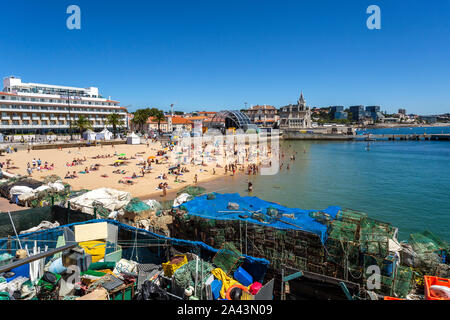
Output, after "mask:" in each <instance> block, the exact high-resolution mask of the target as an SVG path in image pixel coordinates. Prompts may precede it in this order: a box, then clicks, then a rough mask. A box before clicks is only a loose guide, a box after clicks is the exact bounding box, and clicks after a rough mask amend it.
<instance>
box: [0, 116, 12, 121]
mask: <svg viewBox="0 0 450 320" xmlns="http://www.w3.org/2000/svg"><path fill="white" fill-rule="evenodd" d="M2 120H11V117H10V116H2Z"/></svg>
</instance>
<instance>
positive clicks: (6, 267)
mask: <svg viewBox="0 0 450 320" xmlns="http://www.w3.org/2000/svg"><path fill="white" fill-rule="evenodd" d="M77 245H78V244H77V243H72V244H68V245H65V246H63V247H59V248H56V249H55V250H51V251H44V252H41V253H39V254H37V255H34V256H31V257H26V258H25V259H21V260H18V261H15V262H13V263H10V264H6V265H3V266H1V267H0V273H2V272H5V271H9V270H11V269H14V268H17V267H20V266H23V265H24V264H28V263H30V262H33V261H36V260H40V259H42V258H47V257H50V256H52V255H54V254H55V253H58V252H62V251H64V250H67V249H72V248H75V247H76V246H77Z"/></svg>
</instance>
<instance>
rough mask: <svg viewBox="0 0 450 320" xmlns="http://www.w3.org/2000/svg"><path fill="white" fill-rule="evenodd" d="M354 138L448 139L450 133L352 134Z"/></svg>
mask: <svg viewBox="0 0 450 320" xmlns="http://www.w3.org/2000/svg"><path fill="white" fill-rule="evenodd" d="M354 140H365V141H377V140H387V141H395V140H400V141H401V140H403V141H428V140H433V141H450V134H370V135H359V136H354Z"/></svg>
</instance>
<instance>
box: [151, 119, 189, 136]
mask: <svg viewBox="0 0 450 320" xmlns="http://www.w3.org/2000/svg"><path fill="white" fill-rule="evenodd" d="M193 125H194V123H193V122H192V121H190V120H189V119H188V118H183V117H181V116H166V121H161V122H160V130H161V131H162V132H172V131H174V130H187V131H191V130H192V127H193ZM145 129H146V130H145V131H146V132H147V133H148V132H150V131H156V130H158V121H156V120H155V119H154V118H149V119H148V120H147V126H146V128H145Z"/></svg>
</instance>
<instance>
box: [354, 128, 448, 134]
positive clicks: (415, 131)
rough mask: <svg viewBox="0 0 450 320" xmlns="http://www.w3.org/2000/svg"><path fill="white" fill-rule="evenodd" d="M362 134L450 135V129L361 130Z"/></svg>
mask: <svg viewBox="0 0 450 320" xmlns="http://www.w3.org/2000/svg"><path fill="white" fill-rule="evenodd" d="M357 133H358V134H360V133H364V134H365V133H370V134H450V127H401V128H384V129H368V130H359V131H357Z"/></svg>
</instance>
